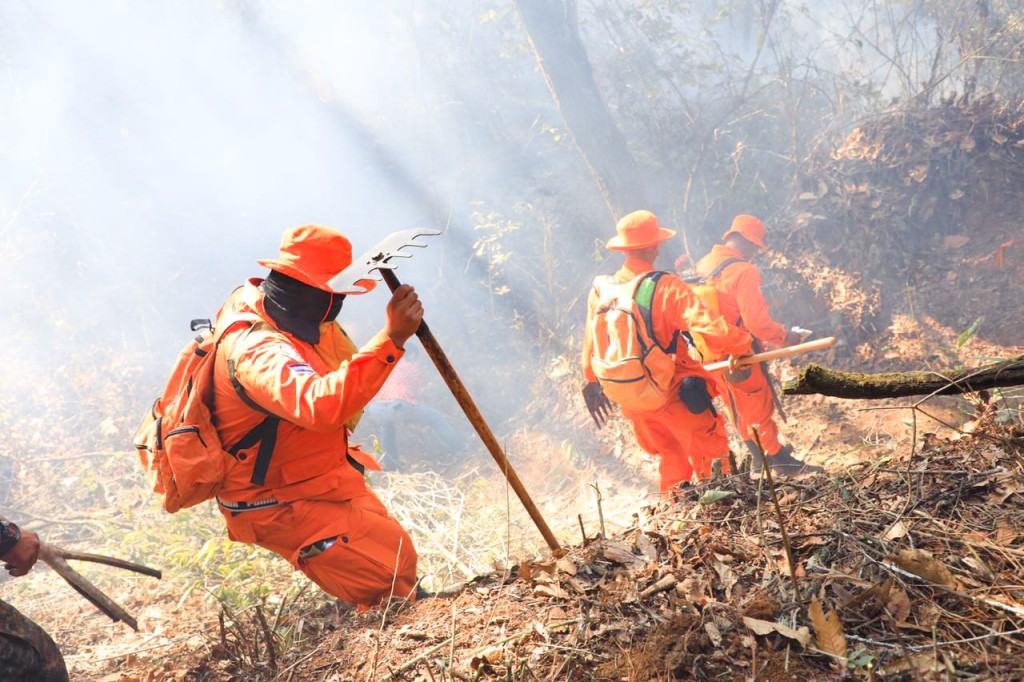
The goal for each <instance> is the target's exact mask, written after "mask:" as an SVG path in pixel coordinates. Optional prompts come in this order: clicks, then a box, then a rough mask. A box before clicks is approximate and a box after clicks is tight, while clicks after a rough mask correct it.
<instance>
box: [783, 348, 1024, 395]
mask: <svg viewBox="0 0 1024 682" xmlns="http://www.w3.org/2000/svg"><path fill="white" fill-rule="evenodd" d="M1020 385H1024V355H1021V356H1018V357H1016V358H1011V359H1009V360H1003V361H1002V362H997V363H994V364H991V365H986V366H984V367H976V368H973V369H958V370H950V371H948V372H937V371H924V372H884V373H880V374H856V373H853V372H839V371H836V370H831V369H828V368H826V367H822V366H820V365H808V366H807V367H806V368H805V369H804V370H803V371H802V372H800V376H798V377H797V378H796V379H794V380H792V381H787V382H786V383H785V385H784V386H783V387H782V392H783V393H784V394H785V395H808V394H811V393H819V394H821V395H829V396H833V397H835V398H850V399H861V400H874V399H879V398H900V397H903V396H908V395H932V394H934V395H956V394H959V393H971V392H973V391H982V390H984V389H987V388H1001V387H1005V386H1020Z"/></svg>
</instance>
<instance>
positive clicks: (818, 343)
mask: <svg viewBox="0 0 1024 682" xmlns="http://www.w3.org/2000/svg"><path fill="white" fill-rule="evenodd" d="M834 345H836V337H834V336H828V337H825V338H824V339H815V340H814V341H807V342H805V343H797V344H794V345H792V346H786V347H785V348H776V349H775V350H766V351H765V352H763V353H757V354H755V355H748V356H746V357H745V358H740V361H739V363H740V367H746V366H748V365H756V364H757V363H759V362H767V361H768V360H778V359H780V358H790V357H793V356H794V355H801V354H802V353H810V352H812V351H816V350H825V349H826V348H831V347H832V346H834ZM728 368H729V361H728V360H721V361H719V362H712V363H711V364H709V365H704V369H705V370H707V371H709V372H714V371H715V370H719V369H728Z"/></svg>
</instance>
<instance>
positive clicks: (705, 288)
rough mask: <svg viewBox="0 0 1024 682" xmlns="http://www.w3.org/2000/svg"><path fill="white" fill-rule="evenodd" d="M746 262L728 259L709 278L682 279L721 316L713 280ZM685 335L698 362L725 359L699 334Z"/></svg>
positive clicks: (694, 274) (710, 273)
mask: <svg viewBox="0 0 1024 682" xmlns="http://www.w3.org/2000/svg"><path fill="white" fill-rule="evenodd" d="M746 262H747V261H745V260H744V259H742V258H726V259H725V260H724V261H722V262H721V263H719V264H718V267H716V268H715V269H714V270H712V271H711V272H709V273H708V276H707V277H701V276H700V275H698V274H696V273H693V274H690V275H686V276H684V277H683V278H682V279H683V281H684V282H686V283H687V284H689V285H690V288H691V289H693V292H694V293H695V294H697V297H698V298H700V300H702V301H703V302H704V305H705V306H707V308H708V310H710V311H711V312H713V313H714V314H715V315H718V316H721V315H722V308H721V306H720V305H719V303H718V289H717V288H716V287H715V285H714V284H711V280H712V279H714V278H715V277H717V276H718V275H720V274H721V273H722V271H723V270H725V269H726V268H727V267H729V266H730V265H732V264H733V263H746ZM691 272H692V271H691ZM730 324H733V323H730ZM683 335H684V336H685V337H686V341H687V345H688V346H689V352H690V357H691V358H693V359H694V360H696V361H697V362H699V363H702V364H707V363H709V362H717V361H719V360H722V359H724V358H725V356H724V355H722V354H721V353H716V352H714V351H712V350H711V349H710V348H709V347H708V343H707V340H706V339H705V338H704V336H703V335H702V334H700V333H699V332H695V331H687V332H684V333H683Z"/></svg>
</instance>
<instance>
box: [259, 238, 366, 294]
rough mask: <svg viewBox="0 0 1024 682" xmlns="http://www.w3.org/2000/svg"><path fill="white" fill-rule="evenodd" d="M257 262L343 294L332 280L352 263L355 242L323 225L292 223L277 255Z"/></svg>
mask: <svg viewBox="0 0 1024 682" xmlns="http://www.w3.org/2000/svg"><path fill="white" fill-rule="evenodd" d="M257 263H259V264H260V265H262V266H263V267H265V268H270V269H271V270H274V271H276V272H280V273H281V274H282V275H288V276H289V277H292V278H294V279H297V280H299V281H300V282H302V283H303V284H308V285H309V286H311V287H316V288H317V289H320V290H321V291H327V292H330V293H332V294H340V293H343V292H340V291H334V290H333V289H331V285H330V281H331V280H332V279H334V278H335V277H336V276H337V275H338V273H339V272H341V271H342V270H344V269H345V268H347V267H348V266H349V265H351V264H352V242H350V241H349V240H348V239H347V238H346V237H345V235H343V234H342V233H341V232H338V231H337V230H332V229H331V228H329V227H323V226H321V225H302V226H300V227H290V228H288V229H287V230H285V231H284V235H283V236H282V237H281V248H280V250H279V253H278V255H277V258H268V259H263V260H259V261H257ZM371 288H372V287H371ZM349 293H351V292H349Z"/></svg>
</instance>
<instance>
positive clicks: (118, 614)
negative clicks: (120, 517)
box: [39, 542, 161, 632]
mask: <svg viewBox="0 0 1024 682" xmlns="http://www.w3.org/2000/svg"><path fill="white" fill-rule="evenodd" d="M39 558H40V559H42V560H43V561H44V562H45V563H46V565H47V566H49V567H50V568H52V569H53V570H54V572H56V573H57V575H59V576H60V577H62V578H64V580H66V581H67V582H68V584H69V585H71V587H73V588H75V591H76V592H78V594H80V595H82V596H83V597H85V598H86V599H88V600H89V602H90V603H92V605H93V606H95V607H96V608H98V609H99V610H100V611H102V612H103V613H105V614H106V615H107V616H109V617H110V619H111V620H113V621H114V622H115V623H117V622H119V621H123V622H125V623H127V624H128V625H129V627H131V629H132V630H135V631H136V632H138V630H139V624H138V623H137V622H136V621H135V618H133V617H132V616H131V614H129V613H128V612H127V611H125V610H124V609H123V608H121V606H120V605H118V604H117V602H115V601H114V600H113V599H111V598H110V597H108V596H107V595H106V594H104V593H103V592H102V591H100V589H99V588H98V587H96V586H95V585H93V584H92V583H91V582H89V581H88V580H87V579H86V578H85V577H83V576H82V574H80V573H79V572H78V571H76V570H75V569H73V568H71V567H70V566H68V562H67V561H66V560H67V559H79V560H82V561H91V562H94V563H101V564H107V565H109V566H116V567H118V568H124V569H127V570H129V571H135V572H136V573H145V574H146V575H151V576H153V577H156V578H159V577H160V575H161V574H160V571H158V570H156V569H153V568H148V567H146V566H141V565H139V564H133V563H130V562H128V561H122V560H120V559H113V558H111V557H105V556H100V555H98V554H81V553H78V552H69V551H68V550H66V549H62V548H60V547H58V546H56V545H51V544H48V543H46V542H41V543H39Z"/></svg>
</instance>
